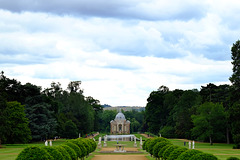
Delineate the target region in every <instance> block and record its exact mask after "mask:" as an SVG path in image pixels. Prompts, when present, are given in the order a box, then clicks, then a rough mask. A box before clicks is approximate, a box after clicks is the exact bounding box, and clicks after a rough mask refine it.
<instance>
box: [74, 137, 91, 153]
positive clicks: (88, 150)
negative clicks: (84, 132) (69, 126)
mask: <svg viewBox="0 0 240 160" xmlns="http://www.w3.org/2000/svg"><path fill="white" fill-rule="evenodd" d="M77 140H78V141H79V142H80V143H82V144H83V145H84V147H85V148H86V151H87V155H89V153H90V152H91V150H92V146H91V144H89V143H88V141H87V140H86V139H84V138H77ZM87 155H85V156H87Z"/></svg>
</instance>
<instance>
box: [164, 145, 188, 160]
mask: <svg viewBox="0 0 240 160" xmlns="http://www.w3.org/2000/svg"><path fill="white" fill-rule="evenodd" d="M187 150H188V149H187V148H184V147H180V148H177V149H174V150H173V151H172V153H171V154H170V155H169V157H168V160H175V159H177V158H178V156H179V155H180V154H181V153H183V152H185V151H187Z"/></svg>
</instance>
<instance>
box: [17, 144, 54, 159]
mask: <svg viewBox="0 0 240 160" xmlns="http://www.w3.org/2000/svg"><path fill="white" fill-rule="evenodd" d="M26 159H27V160H54V159H53V157H52V156H51V155H50V154H49V153H48V152H47V151H46V150H44V149H43V148H41V147H37V146H30V147H27V148H25V149H24V150H23V151H22V152H21V153H20V154H19V155H18V156H17V158H16V160H26Z"/></svg>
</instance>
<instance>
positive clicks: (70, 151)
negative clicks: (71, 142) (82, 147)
mask: <svg viewBox="0 0 240 160" xmlns="http://www.w3.org/2000/svg"><path fill="white" fill-rule="evenodd" d="M61 146H62V147H63V148H64V149H65V150H66V151H67V152H68V153H69V155H70V157H71V159H72V160H75V159H77V153H76V152H75V151H74V150H73V149H72V148H71V147H69V146H68V145H65V144H64V145H61Z"/></svg>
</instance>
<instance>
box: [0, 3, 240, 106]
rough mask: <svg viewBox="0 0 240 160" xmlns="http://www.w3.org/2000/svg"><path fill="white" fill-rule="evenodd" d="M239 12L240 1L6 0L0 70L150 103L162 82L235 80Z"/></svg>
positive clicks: (108, 100) (117, 101) (104, 100)
mask: <svg viewBox="0 0 240 160" xmlns="http://www.w3.org/2000/svg"><path fill="white" fill-rule="evenodd" d="M239 13H240V1H239V0H201V1H199V0H181V1H180V0H112V1H109V0H67V1H66V0H51V1H46V0H7V1H6V0H0V70H3V71H4V72H5V75H6V76H7V77H9V78H15V79H17V80H18V81H21V82H22V84H25V83H27V82H31V83H33V84H35V85H38V86H42V87H43V88H47V87H50V84H51V82H60V83H61V84H62V87H63V89H66V85H67V84H68V83H69V82H70V81H75V80H81V81H82V85H81V87H82V89H84V95H85V96H92V97H94V98H95V99H98V100H100V102H101V104H109V105H112V106H118V105H134V106H136V105H140V106H145V105H146V102H147V101H146V99H147V98H148V96H149V94H150V93H151V92H152V91H153V90H157V89H158V87H159V86H161V85H165V86H167V87H169V88H170V90H174V89H184V90H186V89H194V88H197V89H200V88H201V86H202V85H206V84H208V83H214V84H216V85H219V84H226V83H227V84H229V83H230V82H229V80H228V78H229V77H230V76H231V74H232V65H231V46H232V44H233V43H235V42H236V40H238V39H239V37H240V23H239V22H240V14H239Z"/></svg>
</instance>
